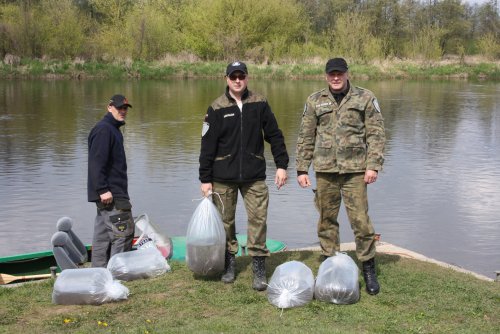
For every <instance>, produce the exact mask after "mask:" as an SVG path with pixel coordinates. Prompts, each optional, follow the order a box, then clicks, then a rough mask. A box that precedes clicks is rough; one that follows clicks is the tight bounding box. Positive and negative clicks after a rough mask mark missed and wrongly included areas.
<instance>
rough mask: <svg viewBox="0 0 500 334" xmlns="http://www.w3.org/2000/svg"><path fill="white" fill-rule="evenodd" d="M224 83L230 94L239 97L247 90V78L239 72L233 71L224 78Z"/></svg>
mask: <svg viewBox="0 0 500 334" xmlns="http://www.w3.org/2000/svg"><path fill="white" fill-rule="evenodd" d="M226 82H227V85H228V87H229V90H230V91H231V93H233V94H234V95H237V96H241V95H242V94H243V92H244V91H245V89H246V88H247V83H248V76H247V75H246V74H245V73H243V72H241V71H234V72H233V73H231V74H230V75H228V76H227V77H226Z"/></svg>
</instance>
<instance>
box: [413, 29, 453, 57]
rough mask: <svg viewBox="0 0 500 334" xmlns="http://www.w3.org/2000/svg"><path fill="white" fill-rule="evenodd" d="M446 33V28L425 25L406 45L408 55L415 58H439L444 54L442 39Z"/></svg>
mask: <svg viewBox="0 0 500 334" xmlns="http://www.w3.org/2000/svg"><path fill="white" fill-rule="evenodd" d="M444 35H445V30H443V29H441V28H437V27H433V26H426V27H424V28H423V29H422V30H420V31H419V32H418V33H417V34H416V35H415V37H414V39H413V40H412V41H409V42H408V43H407V44H406V45H405V50H406V53H407V55H408V56H409V57H411V58H413V59H424V60H436V59H439V58H440V57H441V56H442V54H443V50H442V49H441V41H442V39H443V36H444Z"/></svg>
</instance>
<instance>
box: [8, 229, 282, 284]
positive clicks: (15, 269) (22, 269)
mask: <svg viewBox="0 0 500 334" xmlns="http://www.w3.org/2000/svg"><path fill="white" fill-rule="evenodd" d="M171 239H172V245H173V252H172V258H171V259H170V260H169V261H185V259H186V237H172V238H171ZM237 239H238V243H239V244H240V249H239V251H238V254H237V255H238V256H241V255H245V254H246V242H247V236H246V235H239V234H238V235H237ZM266 246H267V248H268V249H269V251H270V252H271V253H275V252H279V251H283V250H285V249H286V245H285V244H284V243H283V242H281V241H277V240H273V239H267V242H266ZM86 247H87V251H88V253H89V254H88V255H89V256H88V258H89V259H91V256H92V248H91V246H90V245H87V246H86ZM54 266H55V267H57V263H56V260H55V258H54V253H53V252H52V251H51V250H47V251H41V252H35V253H26V254H19V255H12V256H5V257H0V273H2V274H9V275H17V276H27V275H37V274H48V273H50V267H54ZM57 271H60V270H59V268H58V269H57Z"/></svg>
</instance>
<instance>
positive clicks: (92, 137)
mask: <svg viewBox="0 0 500 334" xmlns="http://www.w3.org/2000/svg"><path fill="white" fill-rule="evenodd" d="M124 124H125V122H120V121H117V120H116V119H115V118H114V117H113V115H112V114H111V113H110V112H108V113H107V114H106V115H105V116H104V117H103V118H102V120H100V121H99V122H98V123H97V124H96V125H95V126H94V128H93V129H92V130H91V131H90V134H89V138H88V147H89V158H88V159H89V162H88V179H87V193H88V201H89V202H97V201H100V196H99V195H101V194H104V193H105V192H107V191H111V193H112V194H113V197H114V198H115V199H127V200H129V199H130V198H129V195H128V179H127V160H126V157H125V149H124V147H123V135H122V133H121V131H120V126H122V125H124Z"/></svg>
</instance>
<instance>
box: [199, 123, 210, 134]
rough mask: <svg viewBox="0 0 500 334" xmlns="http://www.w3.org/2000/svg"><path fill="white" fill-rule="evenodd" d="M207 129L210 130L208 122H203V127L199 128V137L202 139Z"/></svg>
mask: <svg viewBox="0 0 500 334" xmlns="http://www.w3.org/2000/svg"><path fill="white" fill-rule="evenodd" d="M208 129H210V124H209V123H208V122H203V126H202V128H201V136H202V137H203V136H204V135H206V134H207V132H208Z"/></svg>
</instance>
